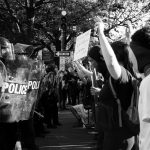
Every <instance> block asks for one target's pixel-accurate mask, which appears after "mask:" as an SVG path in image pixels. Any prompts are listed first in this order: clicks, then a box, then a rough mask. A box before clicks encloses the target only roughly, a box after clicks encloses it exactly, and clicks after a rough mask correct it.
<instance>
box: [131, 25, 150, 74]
mask: <svg viewBox="0 0 150 150" xmlns="http://www.w3.org/2000/svg"><path fill="white" fill-rule="evenodd" d="M131 40H132V41H131V43H130V47H131V49H132V51H133V53H134V54H135V57H136V59H137V64H138V70H139V72H140V73H144V68H145V67H146V66H147V65H148V64H150V26H146V27H143V28H141V29H139V30H137V31H136V32H135V33H134V34H133V35H132V37H131Z"/></svg>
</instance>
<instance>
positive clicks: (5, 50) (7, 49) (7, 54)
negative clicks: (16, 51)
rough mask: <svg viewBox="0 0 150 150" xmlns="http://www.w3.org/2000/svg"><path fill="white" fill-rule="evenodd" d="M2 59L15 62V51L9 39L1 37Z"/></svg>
mask: <svg viewBox="0 0 150 150" xmlns="http://www.w3.org/2000/svg"><path fill="white" fill-rule="evenodd" d="M0 58H1V59H3V60H13V58H14V57H13V50H12V46H11V43H10V42H9V40H8V39H6V38H4V37H0Z"/></svg>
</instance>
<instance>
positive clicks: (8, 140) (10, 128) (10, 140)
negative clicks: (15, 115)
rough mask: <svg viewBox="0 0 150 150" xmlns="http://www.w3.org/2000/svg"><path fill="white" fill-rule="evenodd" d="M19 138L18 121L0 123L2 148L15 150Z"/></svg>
mask: <svg viewBox="0 0 150 150" xmlns="http://www.w3.org/2000/svg"><path fill="white" fill-rule="evenodd" d="M16 140H17V123H0V150H13V149H14V147H15V143H16Z"/></svg>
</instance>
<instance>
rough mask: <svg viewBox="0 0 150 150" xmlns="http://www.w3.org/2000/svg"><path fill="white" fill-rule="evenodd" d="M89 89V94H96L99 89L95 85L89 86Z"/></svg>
mask: <svg viewBox="0 0 150 150" xmlns="http://www.w3.org/2000/svg"><path fill="white" fill-rule="evenodd" d="M90 91H91V95H93V96H94V95H98V94H99V92H100V91H101V89H100V88H97V87H91V89H90Z"/></svg>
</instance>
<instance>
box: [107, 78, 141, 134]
mask: <svg viewBox="0 0 150 150" xmlns="http://www.w3.org/2000/svg"><path fill="white" fill-rule="evenodd" d="M109 85H110V88H111V91H112V93H113V96H114V98H115V99H116V102H117V104H118V117H119V127H122V126H123V125H124V126H126V127H127V128H128V129H129V130H130V131H131V133H132V134H133V136H136V135H138V134H139V130H140V128H139V114H138V100H139V81H138V80H137V79H135V78H134V77H132V86H133V93H132V97H131V103H130V106H129V107H128V110H127V111H124V110H123V109H122V107H121V103H120V99H119V98H118V97H117V94H116V92H115V89H114V87H113V85H112V81H111V77H110V78H109Z"/></svg>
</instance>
